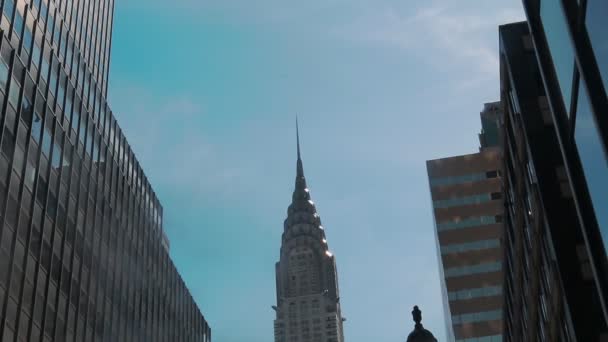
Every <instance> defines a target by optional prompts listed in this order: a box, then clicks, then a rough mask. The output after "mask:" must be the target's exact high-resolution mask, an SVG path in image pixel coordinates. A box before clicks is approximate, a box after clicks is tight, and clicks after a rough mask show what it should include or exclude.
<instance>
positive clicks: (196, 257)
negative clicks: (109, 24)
mask: <svg viewBox="0 0 608 342" xmlns="http://www.w3.org/2000/svg"><path fill="white" fill-rule="evenodd" d="M523 18H524V16H523V12H522V10H521V4H520V2H519V1H518V0H478V1H469V0H443V1H432V0H425V1H418V0H408V1H390V0H325V1H321V0H310V1H300V2H295V1H294V2H289V1H283V0H255V1H252V0H221V1H220V0H217V1H206V0H173V1H160V0H119V1H117V2H116V8H115V22H114V37H113V45H112V61H111V72H110V88H109V94H110V95H109V97H110V104H111V106H112V108H113V111H114V112H115V115H116V116H117V118H118V121H119V123H120V125H121V126H122V127H123V129H124V131H125V134H126V136H127V138H128V140H129V142H130V144H131V146H132V147H133V150H134V151H135V153H136V155H137V157H138V159H139V160H140V163H141V165H142V167H143V168H144V170H145V172H146V174H147V175H148V178H149V179H150V181H151V183H152V185H153V187H154V189H155V190H156V192H157V194H158V196H159V198H160V200H161V202H162V203H163V206H164V228H165V230H166V231H167V234H168V236H169V238H170V240H171V255H172V257H173V260H174V261H175V263H176V265H177V267H178V269H179V270H180V272H181V274H182V277H183V278H184V280H185V281H186V283H187V285H188V287H189V288H190V290H191V292H192V293H193V295H194V297H195V298H196V301H197V303H198V305H199V307H200V308H201V310H202V312H203V313H204V315H205V318H206V319H207V320H208V322H209V323H210V324H211V326H212V329H213V340H214V341H216V342H240V341H250V342H269V341H272V340H273V328H272V327H273V324H272V321H273V313H274V312H273V311H272V309H271V305H273V304H274V301H275V280H274V263H275V262H276V261H277V260H278V257H279V247H280V241H281V238H280V237H281V233H282V230H283V220H284V219H285V216H286V210H287V206H288V204H289V202H290V199H291V192H292V190H293V186H294V178H295V167H296V150H295V127H294V121H295V116H296V114H297V115H298V116H299V118H300V130H301V143H302V154H303V160H304V169H305V174H306V177H307V180H308V184H309V187H310V188H311V193H312V197H313V199H314V200H315V203H316V204H317V208H318V210H319V214H320V215H321V218H322V220H323V223H324V227H325V228H326V233H327V236H328V240H329V246H330V248H331V249H332V251H333V252H334V254H335V255H336V258H337V264H338V272H339V280H340V291H341V302H342V305H343V313H344V316H345V317H346V318H347V322H346V323H345V333H346V340H347V342H363V341H370V340H373V341H378V342H389V341H404V340H405V338H406V336H407V334H408V333H409V332H410V331H411V329H412V327H413V324H412V321H411V314H410V311H411V308H412V306H413V305H415V304H417V305H420V306H421V309H422V311H423V315H424V320H423V323H425V326H426V327H427V328H429V329H431V330H432V331H433V332H435V334H436V335H437V337H438V338H439V339H440V340H444V323H443V312H442V304H441V295H440V287H439V286H440V285H439V284H440V283H439V276H438V271H437V258H436V251H435V241H434V233H433V229H434V227H433V219H432V212H431V207H430V196H429V193H428V181H427V178H426V170H425V160H427V159H434V158H439V157H445V156H450V155H455V154H464V153H471V152H474V151H476V149H477V147H478V142H477V133H478V131H479V127H480V124H479V111H480V110H481V109H482V105H483V103H484V102H490V101H494V100H496V99H497V98H498V96H499V84H498V53H497V51H498V28H497V25H499V24H501V23H507V22H512V21H518V20H522V19H523Z"/></svg>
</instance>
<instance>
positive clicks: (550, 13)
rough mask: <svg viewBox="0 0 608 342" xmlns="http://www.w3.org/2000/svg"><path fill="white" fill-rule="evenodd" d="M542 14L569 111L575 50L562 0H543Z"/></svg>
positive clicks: (558, 78)
mask: <svg viewBox="0 0 608 342" xmlns="http://www.w3.org/2000/svg"><path fill="white" fill-rule="evenodd" d="M540 15H541V19H542V21H543V28H544V29H545V35H546V37H547V44H548V45H549V50H550V54H551V58H552V59H553V65H554V67H555V73H556V74H557V80H558V82H559V86H560V88H561V91H562V97H563V98H564V104H565V105H566V111H567V112H568V113H569V112H570V102H571V97H572V75H573V73H574V52H573V50H572V42H571V40H570V34H569V33H568V27H567V23H566V17H564V12H563V11H562V6H561V0H543V1H542V2H541V9H540Z"/></svg>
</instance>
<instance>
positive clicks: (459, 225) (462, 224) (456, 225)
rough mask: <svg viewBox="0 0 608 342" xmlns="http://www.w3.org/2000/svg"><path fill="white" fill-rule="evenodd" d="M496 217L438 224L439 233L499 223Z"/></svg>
mask: <svg viewBox="0 0 608 342" xmlns="http://www.w3.org/2000/svg"><path fill="white" fill-rule="evenodd" d="M497 222H498V220H497V219H496V217H495V216H478V217H469V218H466V219H464V220H454V221H449V222H443V223H438V224H437V230H438V231H444V230H453V229H463V228H470V227H477V226H483V225H486V224H494V223H497Z"/></svg>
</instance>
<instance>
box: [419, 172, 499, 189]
mask: <svg viewBox="0 0 608 342" xmlns="http://www.w3.org/2000/svg"><path fill="white" fill-rule="evenodd" d="M486 178H488V176H487V175H486V173H485V172H484V173H472V174H468V175H462V176H449V177H439V178H431V180H430V183H431V186H442V185H454V184H461V183H469V182H478V181H481V180H484V179H486Z"/></svg>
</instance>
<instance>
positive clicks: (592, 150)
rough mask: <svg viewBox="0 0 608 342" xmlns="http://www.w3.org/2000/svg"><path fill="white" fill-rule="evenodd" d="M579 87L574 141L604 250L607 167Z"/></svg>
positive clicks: (606, 240) (606, 239) (607, 229)
mask: <svg viewBox="0 0 608 342" xmlns="http://www.w3.org/2000/svg"><path fill="white" fill-rule="evenodd" d="M581 85H583V86H581V87H580V90H579V98H578V108H577V114H576V126H575V130H574V139H575V141H576V147H577V150H578V153H579V156H580V159H581V164H582V166H583V172H584V174H585V178H586V180H587V188H588V190H589V194H590V195H591V202H592V204H593V208H594V209H595V215H596V218H597V222H598V225H599V227H600V233H601V235H602V240H603V241H604V247H606V246H608V191H606V189H608V177H607V175H608V165H607V164H606V154H605V153H604V150H603V147H602V140H601V137H600V136H599V132H598V130H597V127H596V125H595V119H594V118H593V113H592V112H591V107H590V105H589V97H588V96H587V91H586V89H585V87H584V83H583V82H581Z"/></svg>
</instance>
